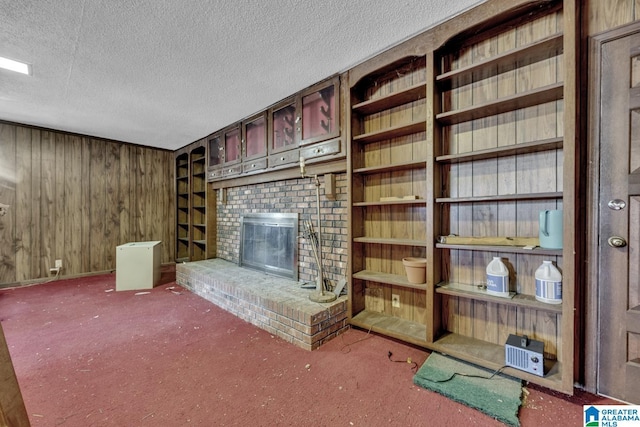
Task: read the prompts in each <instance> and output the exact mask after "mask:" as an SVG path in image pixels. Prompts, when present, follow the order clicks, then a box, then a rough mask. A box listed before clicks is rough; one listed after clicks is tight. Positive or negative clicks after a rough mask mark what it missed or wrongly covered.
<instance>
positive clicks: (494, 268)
mask: <svg viewBox="0 0 640 427" xmlns="http://www.w3.org/2000/svg"><path fill="white" fill-rule="evenodd" d="M487 293H489V294H492V295H497V296H500V297H508V296H509V270H508V269H507V266H506V265H504V263H503V262H502V259H501V258H500V257H497V256H494V257H493V260H492V261H491V262H490V263H489V265H487Z"/></svg>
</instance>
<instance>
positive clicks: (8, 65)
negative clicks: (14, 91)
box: [0, 56, 31, 76]
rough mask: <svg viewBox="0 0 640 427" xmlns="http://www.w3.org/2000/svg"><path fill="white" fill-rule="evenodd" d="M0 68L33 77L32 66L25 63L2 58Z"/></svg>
mask: <svg viewBox="0 0 640 427" xmlns="http://www.w3.org/2000/svg"><path fill="white" fill-rule="evenodd" d="M0 68H4V69H5V70H11V71H15V72H17V73H22V74H26V75H28V76H30V75H31V65H30V64H25V63H24V62H19V61H14V60H13V59H9V58H3V57H2V56H0Z"/></svg>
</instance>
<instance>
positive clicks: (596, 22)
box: [584, 0, 640, 36]
mask: <svg viewBox="0 0 640 427" xmlns="http://www.w3.org/2000/svg"><path fill="white" fill-rule="evenodd" d="M584 1H585V6H586V11H585V20H586V25H587V35H589V36H592V35H595V34H598V33H601V32H603V31H606V30H610V29H612V28H615V27H619V26H621V25H625V24H629V23H631V22H634V21H637V20H639V19H640V2H639V1H638V0H584Z"/></svg>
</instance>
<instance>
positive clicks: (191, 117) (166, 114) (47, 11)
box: [0, 0, 481, 150]
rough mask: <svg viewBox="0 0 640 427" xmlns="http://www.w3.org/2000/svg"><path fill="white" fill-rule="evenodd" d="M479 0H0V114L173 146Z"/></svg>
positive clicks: (48, 125) (344, 67)
mask: <svg viewBox="0 0 640 427" xmlns="http://www.w3.org/2000/svg"><path fill="white" fill-rule="evenodd" d="M478 3H481V1H479V0H393V1H392V0H313V1H310V0H262V1H257V0H256V1H253V0H210V1H196V0H175V1H171V0H20V1H15V0H0V56H5V57H8V58H11V59H17V60H21V61H25V62H28V63H30V64H32V68H33V75H32V76H24V75H20V74H17V73H13V72H10V71H6V70H0V120H6V121H12V122H18V123H24V124H30V125H35V126H41V127H45V128H52V129H59V130H64V131H69V132H75V133H80V134H87V135H92V136H98V137H103V138H109V139H114V140H119V141H126V142H131V143H136V144H142V145H149V146H153V147H159V148H166V149H171V150H175V149H177V148H180V147H182V146H184V145H186V144H188V143H191V142H193V141H195V140H197V139H199V138H202V137H204V136H206V135H208V134H210V133H211V132H213V131H216V130H218V129H220V128H222V127H224V126H226V125H229V124H232V123H234V122H236V121H238V120H240V119H242V118H244V117H247V116H249V115H251V114H253V113H256V112H258V111H261V110H264V109H265V108H266V107H268V106H269V105H271V104H273V103H275V102H277V101H279V100H281V99H283V98H285V97H287V96H289V95H292V94H294V93H295V92H297V91H299V90H301V89H303V88H305V87H307V86H310V85H311V84H313V83H315V82H318V81H320V80H322V79H324V78H326V77H329V76H330V75H332V74H335V73H338V72H343V71H345V70H348V69H349V68H351V67H353V66H354V65H356V64H358V63H360V62H362V61H364V60H366V59H367V58H369V57H371V56H373V55H375V54H376V53H379V52H381V51H384V50H386V49H387V48H389V47H390V46H393V45H395V44H398V43H399V42H401V41H403V40H405V39H407V38H408V37H410V36H413V35H415V34H417V33H419V32H421V31H423V30H425V29H427V28H429V27H432V26H433V25H435V24H437V23H439V22H442V21H443V20H446V19H447V18H449V17H451V16H453V15H456V14H458V13H459V12H461V11H462V10H465V9H467V8H469V7H471V6H473V5H476V4H478Z"/></svg>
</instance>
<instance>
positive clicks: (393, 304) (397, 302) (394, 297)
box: [391, 294, 400, 308]
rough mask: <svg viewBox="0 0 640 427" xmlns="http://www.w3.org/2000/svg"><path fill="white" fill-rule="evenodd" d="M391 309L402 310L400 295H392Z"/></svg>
mask: <svg viewBox="0 0 640 427" xmlns="http://www.w3.org/2000/svg"><path fill="white" fill-rule="evenodd" d="M391 307H394V308H400V295H398V294H391Z"/></svg>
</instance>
